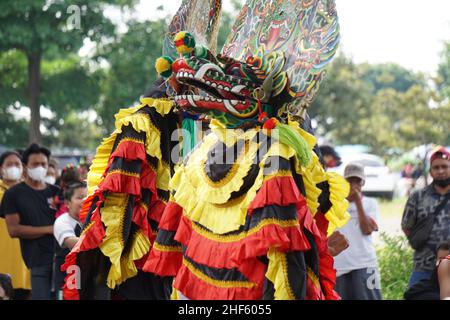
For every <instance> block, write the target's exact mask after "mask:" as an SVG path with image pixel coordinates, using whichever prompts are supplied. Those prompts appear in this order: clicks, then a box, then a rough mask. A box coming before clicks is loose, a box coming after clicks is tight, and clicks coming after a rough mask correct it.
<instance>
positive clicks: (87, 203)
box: [80, 194, 95, 223]
mask: <svg viewBox="0 0 450 320" xmlns="http://www.w3.org/2000/svg"><path fill="white" fill-rule="evenodd" d="M94 198H95V194H92V195H90V196H88V197H87V198H86V199H85V200H84V201H83V205H82V206H81V210H80V221H81V223H84V219H86V217H87V215H88V213H89V210H90V209H91V206H92V201H93V200H94Z"/></svg>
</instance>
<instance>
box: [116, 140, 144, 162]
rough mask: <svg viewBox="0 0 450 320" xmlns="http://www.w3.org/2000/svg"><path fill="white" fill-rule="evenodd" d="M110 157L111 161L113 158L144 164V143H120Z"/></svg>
mask: <svg viewBox="0 0 450 320" xmlns="http://www.w3.org/2000/svg"><path fill="white" fill-rule="evenodd" d="M110 157H111V159H114V158H115V157H119V158H124V159H127V160H138V159H139V160H141V161H142V162H146V158H147V156H146V153H145V146H144V142H134V141H122V142H120V143H119V145H118V146H117V148H116V150H115V151H114V152H113V153H112V154H111V156H110Z"/></svg>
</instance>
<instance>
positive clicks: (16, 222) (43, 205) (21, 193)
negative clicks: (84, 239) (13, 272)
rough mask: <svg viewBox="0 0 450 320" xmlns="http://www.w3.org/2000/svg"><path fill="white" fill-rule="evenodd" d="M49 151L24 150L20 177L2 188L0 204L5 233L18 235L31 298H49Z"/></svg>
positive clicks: (51, 245) (55, 191) (51, 209)
mask: <svg viewBox="0 0 450 320" xmlns="http://www.w3.org/2000/svg"><path fill="white" fill-rule="evenodd" d="M50 154H51V153H50V150H48V149H47V148H45V147H41V146H39V145H37V144H32V145H30V146H29V147H28V148H27V149H26V150H24V152H23V154H22V158H23V159H22V161H23V164H24V171H25V174H24V181H23V182H20V183H18V184H16V185H15V186H13V187H11V188H10V189H8V190H7V191H6V192H5V194H4V196H3V202H2V207H1V212H2V214H4V216H5V220H6V224H7V226H8V233H9V235H10V236H11V237H13V238H19V239H20V247H21V251H22V258H23V260H24V262H25V264H26V266H27V267H28V268H29V269H30V274H31V295H32V299H52V298H53V297H52V288H51V284H52V272H53V269H52V267H53V252H54V240H53V223H54V221H55V212H56V208H55V205H54V202H53V199H54V197H55V195H56V194H58V192H59V187H57V186H55V185H51V184H47V183H45V177H46V175H47V169H48V161H49V158H50Z"/></svg>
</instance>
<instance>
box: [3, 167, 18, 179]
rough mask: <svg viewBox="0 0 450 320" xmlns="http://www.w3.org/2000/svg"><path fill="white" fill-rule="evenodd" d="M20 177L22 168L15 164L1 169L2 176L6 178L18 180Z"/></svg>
mask: <svg viewBox="0 0 450 320" xmlns="http://www.w3.org/2000/svg"><path fill="white" fill-rule="evenodd" d="M20 177H22V168H18V167H15V166H12V167H8V168H6V169H3V178H4V179H6V180H14V181H15V180H19V179H20Z"/></svg>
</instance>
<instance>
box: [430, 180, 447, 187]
mask: <svg viewBox="0 0 450 320" xmlns="http://www.w3.org/2000/svg"><path fill="white" fill-rule="evenodd" d="M433 184H434V185H436V186H438V187H441V188H445V187H447V186H448V185H449V184H450V178H447V179H443V180H433Z"/></svg>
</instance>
